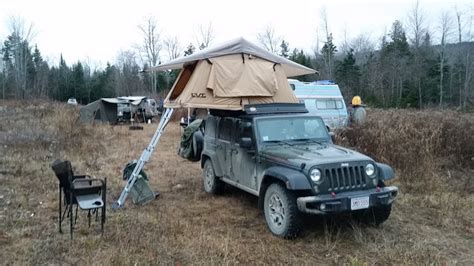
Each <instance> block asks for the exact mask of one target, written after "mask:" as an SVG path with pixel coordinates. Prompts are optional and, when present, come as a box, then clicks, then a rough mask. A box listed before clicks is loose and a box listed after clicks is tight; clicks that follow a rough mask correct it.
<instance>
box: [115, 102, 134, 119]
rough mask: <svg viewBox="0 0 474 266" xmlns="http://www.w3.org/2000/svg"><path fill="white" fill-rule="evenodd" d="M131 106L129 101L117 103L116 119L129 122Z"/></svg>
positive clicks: (131, 111)
mask: <svg viewBox="0 0 474 266" xmlns="http://www.w3.org/2000/svg"><path fill="white" fill-rule="evenodd" d="M132 113H133V108H132V104H131V103H129V102H124V103H118V104H117V120H118V122H130V119H131V118H132Z"/></svg>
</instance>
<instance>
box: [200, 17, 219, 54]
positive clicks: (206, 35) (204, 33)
mask: <svg viewBox="0 0 474 266" xmlns="http://www.w3.org/2000/svg"><path fill="white" fill-rule="evenodd" d="M214 37H215V36H214V29H213V27H212V22H209V24H207V25H206V26H204V25H202V24H200V25H199V26H198V33H197V46H198V47H199V50H202V49H204V48H206V47H208V46H209V45H210V44H211V43H212V41H213V40H214Z"/></svg>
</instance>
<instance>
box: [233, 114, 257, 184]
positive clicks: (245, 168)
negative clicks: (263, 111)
mask: <svg viewBox="0 0 474 266" xmlns="http://www.w3.org/2000/svg"><path fill="white" fill-rule="evenodd" d="M241 138H251V139H254V137H253V131H252V122H250V121H246V120H240V119H236V122H235V134H234V139H233V141H232V143H231V149H230V154H231V161H232V162H231V167H230V171H229V172H230V178H231V179H232V181H234V182H237V183H239V184H241V185H243V186H245V187H248V188H250V189H252V190H255V191H257V176H256V171H255V170H256V164H255V162H256V159H255V152H256V151H255V147H252V148H250V149H249V148H243V147H240V145H239V140H240V139H241Z"/></svg>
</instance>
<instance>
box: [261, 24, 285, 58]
mask: <svg viewBox="0 0 474 266" xmlns="http://www.w3.org/2000/svg"><path fill="white" fill-rule="evenodd" d="M257 40H258V41H259V42H260V43H261V44H262V45H263V47H264V48H265V49H266V50H267V51H269V52H271V53H273V54H278V46H279V44H280V43H281V41H282V37H281V36H279V35H276V34H275V29H274V28H273V26H271V25H267V26H266V27H265V29H264V31H263V32H260V33H258V34H257Z"/></svg>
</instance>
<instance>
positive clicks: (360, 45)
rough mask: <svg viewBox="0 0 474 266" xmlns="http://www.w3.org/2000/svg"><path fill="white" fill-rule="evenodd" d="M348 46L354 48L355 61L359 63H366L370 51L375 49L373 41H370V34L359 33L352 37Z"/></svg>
mask: <svg viewBox="0 0 474 266" xmlns="http://www.w3.org/2000/svg"><path fill="white" fill-rule="evenodd" d="M349 46H350V47H351V48H352V49H353V50H354V56H355V58H356V61H357V62H359V63H360V64H365V63H367V60H368V56H369V55H370V53H372V52H373V51H375V43H374V42H373V41H372V39H371V37H370V34H368V33H361V34H359V35H357V36H356V37H355V38H353V39H352V41H351V43H350V44H349Z"/></svg>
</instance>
